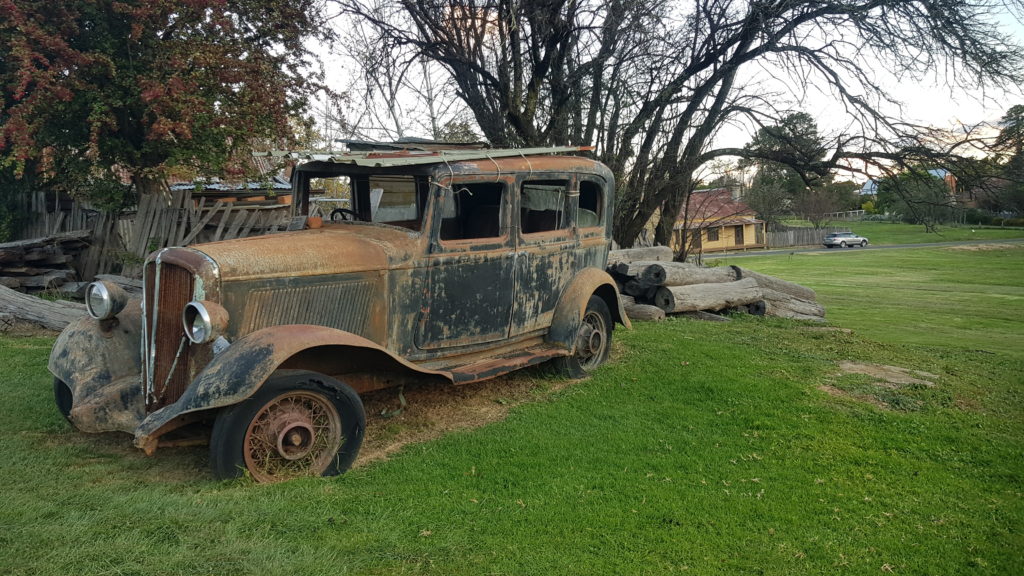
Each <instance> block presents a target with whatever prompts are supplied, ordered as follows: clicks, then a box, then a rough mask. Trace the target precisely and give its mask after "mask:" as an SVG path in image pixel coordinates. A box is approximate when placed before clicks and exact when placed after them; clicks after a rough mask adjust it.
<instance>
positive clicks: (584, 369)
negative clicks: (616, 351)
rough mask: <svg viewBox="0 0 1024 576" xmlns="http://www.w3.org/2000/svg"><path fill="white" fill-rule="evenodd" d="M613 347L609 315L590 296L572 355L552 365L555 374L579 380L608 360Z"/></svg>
mask: <svg viewBox="0 0 1024 576" xmlns="http://www.w3.org/2000/svg"><path fill="white" fill-rule="evenodd" d="M611 344H612V314H611V312H609V310H608V304H606V303H605V301H604V300H603V299H602V298H601V297H600V296H596V295H595V296H591V297H590V301H588V302H587V309H586V311H585V312H584V313H583V319H582V320H581V321H580V327H579V330H578V331H577V332H576V342H575V347H574V348H575V351H574V352H573V354H572V355H571V356H566V357H564V358H559V359H558V360H556V361H555V363H556V366H557V368H558V371H559V372H561V373H562V374H564V375H566V376H570V377H572V378H582V377H584V376H586V375H587V374H588V373H589V372H592V371H593V370H594V369H595V368H597V367H598V366H600V365H601V364H603V363H604V361H605V360H607V359H608V351H609V350H610V349H611Z"/></svg>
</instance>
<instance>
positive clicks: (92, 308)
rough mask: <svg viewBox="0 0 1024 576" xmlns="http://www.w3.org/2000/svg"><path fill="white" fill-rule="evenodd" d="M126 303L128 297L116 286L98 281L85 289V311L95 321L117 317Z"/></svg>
mask: <svg viewBox="0 0 1024 576" xmlns="http://www.w3.org/2000/svg"><path fill="white" fill-rule="evenodd" d="M127 302H128V296H127V295H126V294H125V292H124V290H123V289H122V288H121V287H120V286H118V285H116V284H111V283H109V282H105V281H103V280H99V281H96V282H92V283H90V284H89V285H88V286H87V287H86V288H85V310H86V312H88V313H89V316H91V317H93V318H95V319H96V320H109V319H111V318H113V317H114V316H117V315H118V313H120V312H121V310H123V309H124V306H125V304H126V303H127Z"/></svg>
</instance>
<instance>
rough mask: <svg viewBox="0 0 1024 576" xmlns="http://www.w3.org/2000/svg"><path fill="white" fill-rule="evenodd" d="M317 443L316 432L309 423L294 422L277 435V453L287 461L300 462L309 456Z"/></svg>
mask: <svg viewBox="0 0 1024 576" xmlns="http://www.w3.org/2000/svg"><path fill="white" fill-rule="evenodd" d="M315 442H316V432H315V431H314V430H313V425H312V424H311V423H309V422H292V423H288V424H286V425H285V426H284V427H283V428H281V431H280V433H278V435H277V452H278V453H279V454H280V455H281V457H282V458H284V459H285V460H298V459H299V458H302V457H304V456H305V455H306V454H309V451H310V449H312V448H313V444H314V443H315Z"/></svg>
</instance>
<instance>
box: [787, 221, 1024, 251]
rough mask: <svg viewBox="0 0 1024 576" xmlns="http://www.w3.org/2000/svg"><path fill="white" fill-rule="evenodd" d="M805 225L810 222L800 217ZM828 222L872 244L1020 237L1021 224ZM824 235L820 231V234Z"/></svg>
mask: <svg viewBox="0 0 1024 576" xmlns="http://www.w3.org/2000/svg"><path fill="white" fill-rule="evenodd" d="M799 222H801V221H787V222H786V225H787V226H795V225H798V223H799ZM802 222H804V223H806V225H807V226H808V227H809V226H810V222H807V221H802ZM832 226H837V227H840V228H848V229H850V230H852V231H853V232H855V233H857V234H860V235H861V236H864V237H866V238H867V239H868V240H870V241H871V243H872V244H876V245H880V246H884V245H892V244H925V243H929V242H961V241H970V240H1005V239H1007V238H1024V228H998V227H979V226H971V225H967V224H965V225H960V224H958V225H941V226H939V227H938V228H936V229H935V230H934V231H932V232H929V231H928V230H926V229H925V227H924V226H923V225H921V224H904V223H902V222H895V223H894V222H843V221H836V222H833V223H832ZM822 236H824V234H822Z"/></svg>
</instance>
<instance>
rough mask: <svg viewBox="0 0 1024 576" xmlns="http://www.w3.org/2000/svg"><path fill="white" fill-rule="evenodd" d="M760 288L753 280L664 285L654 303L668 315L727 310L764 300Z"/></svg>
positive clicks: (659, 289) (656, 295) (656, 294)
mask: <svg viewBox="0 0 1024 576" xmlns="http://www.w3.org/2000/svg"><path fill="white" fill-rule="evenodd" d="M762 299H763V298H762V295H761V288H760V287H758V285H757V281H756V280H754V279H753V278H746V279H743V280H739V281H736V282H724V283H718V284H694V285H692V286H662V287H661V288H658V291H657V293H655V295H654V303H655V305H657V306H658V307H659V308H661V309H662V310H664V311H665V312H668V313H674V312H692V311H697V310H713V311H717V310H724V309H726V308H735V307H736V306H745V305H747V304H753V303H754V302H758V301H760V300H762Z"/></svg>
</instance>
